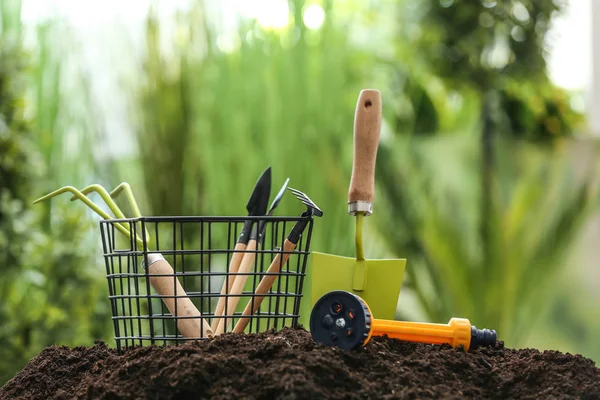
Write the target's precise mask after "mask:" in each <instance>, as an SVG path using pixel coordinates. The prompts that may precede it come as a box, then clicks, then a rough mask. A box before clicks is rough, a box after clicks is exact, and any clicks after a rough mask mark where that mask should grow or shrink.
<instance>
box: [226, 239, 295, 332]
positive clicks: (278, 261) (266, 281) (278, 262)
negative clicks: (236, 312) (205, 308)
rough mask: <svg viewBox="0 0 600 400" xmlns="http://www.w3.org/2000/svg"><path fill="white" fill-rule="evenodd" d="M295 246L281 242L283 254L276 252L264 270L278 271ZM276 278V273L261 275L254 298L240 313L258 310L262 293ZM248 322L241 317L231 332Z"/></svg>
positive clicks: (245, 314)
mask: <svg viewBox="0 0 600 400" xmlns="http://www.w3.org/2000/svg"><path fill="white" fill-rule="evenodd" d="M295 248H296V244H295V243H292V242H290V241H289V240H288V239H286V240H285V242H284V243H283V252H284V253H283V256H282V253H279V254H277V256H275V259H273V262H271V265H269V268H268V269H267V271H266V272H267V273H269V274H276V273H278V272H279V271H280V269H281V267H282V266H284V265H285V263H286V262H287V260H288V258H290V256H291V255H292V254H291V252H292V251H293V250H294V249H295ZM276 279H277V275H265V276H263V278H262V279H261V280H260V283H259V284H258V286H257V287H256V290H255V292H254V293H255V296H254V298H253V299H250V301H249V302H248V305H247V306H246V308H245V309H244V312H243V313H242V315H244V316H248V315H251V314H254V313H255V312H256V310H258V308H259V307H260V304H261V303H262V301H263V299H264V298H265V296H263V295H265V294H267V293H268V292H269V290H270V289H271V287H272V286H273V283H274V282H275V280H276ZM252 305H254V307H252ZM249 322H250V318H241V319H240V320H239V321H238V323H237V324H235V328H234V329H233V332H234V333H241V332H243V331H244V329H246V326H247V325H248V323H249Z"/></svg>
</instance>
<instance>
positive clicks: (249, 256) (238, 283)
mask: <svg viewBox="0 0 600 400" xmlns="http://www.w3.org/2000/svg"><path fill="white" fill-rule="evenodd" d="M256 244H257V243H256V240H254V239H251V240H250V241H249V242H248V247H246V251H249V253H246V254H244V258H243V259H242V263H241V264H240V268H239V270H238V273H240V274H247V273H249V272H250V271H251V270H252V265H253V264H254V259H255V258H256V253H254V250H256ZM248 277H249V275H238V276H237V277H236V278H235V281H234V282H233V286H232V287H231V290H230V291H229V294H230V295H233V296H232V297H227V312H228V314H227V315H228V316H231V315H234V313H235V308H236V307H237V305H238V303H239V302H240V297H238V295H240V294H241V293H242V292H243V291H244V285H245V284H246V281H247V280H248ZM225 321H226V319H225V318H221V319H220V321H219V322H218V324H217V328H216V329H215V330H214V332H215V335H220V334H221V333H223V332H224V331H225Z"/></svg>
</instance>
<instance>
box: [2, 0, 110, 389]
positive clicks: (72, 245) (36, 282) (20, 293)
mask: <svg viewBox="0 0 600 400" xmlns="http://www.w3.org/2000/svg"><path fill="white" fill-rule="evenodd" d="M0 16H1V17H2V18H1V20H2V21H3V24H2V27H3V28H6V29H7V30H3V31H2V32H1V34H0V264H1V265H2V266H3V271H2V279H0V384H2V383H4V382H5V381H6V380H8V379H9V378H10V377H12V375H13V374H14V373H15V372H17V371H19V370H20V369H21V368H22V367H23V366H24V365H25V364H26V363H27V362H28V360H29V359H30V358H31V357H33V356H34V355H36V354H37V353H38V352H39V351H40V350H42V349H43V348H44V347H46V346H49V345H52V344H64V345H80V344H88V345H90V344H92V343H93V342H94V340H96V339H101V340H105V341H109V340H110V328H111V320H110V309H109V307H108V301H107V299H106V290H105V288H106V280H105V278H104V277H103V273H102V269H99V268H95V267H94V266H95V265H96V264H95V263H94V261H93V260H94V252H93V251H90V247H91V246H94V244H95V243H96V242H95V241H94V242H89V240H87V239H89V235H88V234H87V232H89V231H90V230H91V229H94V226H93V225H92V222H91V221H90V220H89V218H88V217H87V216H86V214H85V209H84V208H83V206H81V205H79V207H76V205H75V204H76V203H74V204H70V205H67V206H64V205H63V206H58V207H53V208H52V209H51V208H49V207H40V206H32V201H33V200H34V199H35V198H36V197H37V196H39V195H41V194H43V193H42V192H41V191H43V190H45V189H47V185H48V186H49V185H50V184H51V183H54V184H57V182H58V180H59V179H60V178H59V176H58V175H57V174H58V168H52V169H49V168H48V165H49V162H47V160H48V161H49V160H52V162H53V165H60V162H59V160H58V157H59V156H60V154H61V152H62V151H63V148H62V146H57V147H52V142H53V141H54V140H59V131H61V128H62V127H61V126H60V125H59V124H58V123H57V119H58V118H57V114H58V113H57V112H50V113H47V114H46V115H47V116H48V115H51V116H50V117H48V118H45V119H42V117H41V115H42V113H43V112H47V111H48V110H53V111H56V110H58V108H55V107H59V104H60V103H61V102H60V95H59V94H58V90H57V89H56V88H58V87H59V86H60V74H59V73H56V72H55V67H56V65H54V64H50V63H47V62H45V63H44V62H40V60H39V59H38V60H37V61H38V62H40V63H39V64H37V67H38V68H37V69H36V71H37V72H38V73H39V74H35V73H32V72H33V71H32V68H31V67H32V65H33V64H32V58H31V54H25V52H24V50H23V47H22V42H21V33H22V32H21V31H22V29H21V28H18V29H17V28H15V27H16V26H19V25H20V4H19V3H18V2H17V3H14V2H9V3H2V4H1V5H0ZM7 21H10V23H6V22H7ZM47 44H48V45H50V43H47ZM43 50H49V47H47V48H45V49H42V51H43ZM42 61H43V59H42ZM46 61H47V60H46ZM44 72H46V73H44ZM48 73H50V74H48ZM31 76H37V77H38V79H37V80H35V79H34V80H33V85H32V81H28V78H30V77H31ZM41 77H43V78H41ZM36 85H38V86H37V89H38V90H37V91H36V90H34V93H35V95H36V96H37V97H35V99H36V100H39V101H38V102H36V104H37V105H38V107H39V108H37V109H35V108H34V112H33V115H34V116H36V117H39V119H34V120H33V121H32V120H30V119H28V118H26V116H25V115H27V114H28V113H29V112H30V111H31V109H30V104H29V103H28V101H27V99H26V93H27V91H28V88H31V87H34V88H36ZM48 87H49V88H51V90H50V93H49V92H48V91H45V90H44V89H43V88H48ZM52 89H56V90H55V91H53V90H52ZM42 99H43V100H42ZM42 121H44V122H42ZM45 123H47V125H45ZM42 127H43V129H42ZM45 129H48V131H46V130H45ZM81 150H82V151H83V150H84V149H81ZM83 154H85V152H84V153H83ZM54 163H56V164H54ZM63 167H64V166H63ZM71 172H72V171H69V172H67V173H71ZM49 173H50V175H49ZM53 189H55V188H53ZM50 222H52V223H50ZM94 247H95V246H94Z"/></svg>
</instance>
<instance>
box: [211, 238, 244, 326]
mask: <svg viewBox="0 0 600 400" xmlns="http://www.w3.org/2000/svg"><path fill="white" fill-rule="evenodd" d="M244 250H246V244H245V243H236V245H235V247H234V253H233V256H232V257H231V261H230V262H229V268H228V270H227V271H228V273H229V274H235V273H236V272H238V269H239V268H240V264H241V262H242V259H243V258H244V254H245V253H243V251H244ZM235 278H236V276H235V275H231V276H228V277H225V281H224V282H223V288H222V289H221V297H219V302H218V303H217V308H216V309H215V319H213V321H212V329H213V330H215V329H217V325H218V324H219V322H220V321H221V318H218V317H220V316H222V315H223V311H224V310H225V299H226V297H225V295H226V294H227V293H231V288H232V287H233V282H234V281H235ZM228 281H229V284H227V282H228Z"/></svg>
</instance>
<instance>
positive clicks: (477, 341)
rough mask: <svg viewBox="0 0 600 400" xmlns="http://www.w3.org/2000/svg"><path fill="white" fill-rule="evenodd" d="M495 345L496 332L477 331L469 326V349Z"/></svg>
mask: <svg viewBox="0 0 600 400" xmlns="http://www.w3.org/2000/svg"><path fill="white" fill-rule="evenodd" d="M495 344H496V331H495V330H493V329H491V330H490V329H477V328H476V327H475V326H474V325H471V344H470V348H471V349H475V348H477V347H480V346H485V347H489V346H493V345H495Z"/></svg>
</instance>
